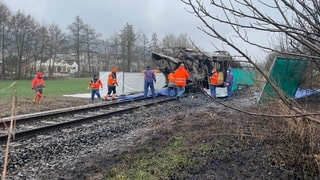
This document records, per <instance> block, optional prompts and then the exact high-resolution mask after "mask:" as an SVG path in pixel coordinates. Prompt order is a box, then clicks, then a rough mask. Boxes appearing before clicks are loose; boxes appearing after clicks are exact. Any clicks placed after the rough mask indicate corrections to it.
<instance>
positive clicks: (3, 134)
mask: <svg viewBox="0 0 320 180" xmlns="http://www.w3.org/2000/svg"><path fill="white" fill-rule="evenodd" d="M173 100H175V98H172V97H171V98H170V97H158V98H138V99H133V100H124V101H118V102H117V101H115V102H101V103H97V104H91V105H86V106H81V107H74V108H65V109H59V110H53V111H47V112H42V113H36V114H27V115H21V116H16V117H14V118H13V119H14V133H13V136H12V137H13V139H12V141H16V140H19V139H25V138H28V137H32V136H35V135H40V134H43V133H49V132H52V131H56V130H61V129H65V128H69V127H73V126H77V125H80V124H83V123H88V122H90V121H93V120H97V119H101V118H108V117H112V116H116V115H119V114H122V113H128V112H132V111H133V110H135V109H138V108H140V107H147V106H151V105H154V104H159V103H165V102H169V101H173ZM0 122H1V123H0V124H1V127H0V128H1V129H0V142H4V141H7V139H8V127H9V126H10V122H11V119H10V118H9V117H8V118H3V119H2V120H1V121H0Z"/></svg>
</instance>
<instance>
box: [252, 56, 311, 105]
mask: <svg viewBox="0 0 320 180" xmlns="http://www.w3.org/2000/svg"><path fill="white" fill-rule="evenodd" d="M306 68H307V61H306V60H302V59H289V58H281V57H277V58H276V59H275V60H274V62H273V64H272V66H271V67H270V69H271V70H270V74H269V78H270V80H271V81H272V82H273V83H274V84H275V85H276V86H277V87H278V88H279V89H280V90H282V91H283V93H284V95H285V96H286V97H289V98H293V97H294V96H295V93H296V91H297V89H298V87H299V84H300V81H301V79H302V77H303V74H304V72H305V69H306ZM276 98H279V97H278V95H277V94H276V92H275V91H274V90H273V88H272V87H271V85H270V84H269V83H265V85H264V87H263V90H262V91H261V94H260V96H259V99H258V101H259V102H260V103H263V102H266V101H268V100H271V99H276Z"/></svg>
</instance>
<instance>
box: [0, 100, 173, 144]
mask: <svg viewBox="0 0 320 180" xmlns="http://www.w3.org/2000/svg"><path fill="white" fill-rule="evenodd" d="M174 100H175V98H166V99H161V100H157V101H152V102H147V103H145V104H141V105H133V107H127V108H124V109H120V110H117V111H114V112H107V113H102V114H98V115H92V116H89V117H84V118H80V119H76V120H72V121H68V122H63V123H58V124H53V125H49V126H45V127H40V128H35V129H30V130H25V131H20V132H15V133H14V135H13V137H14V139H12V141H15V140H19V139H25V138H29V137H32V136H35V135H39V134H41V133H47V132H51V131H55V130H59V129H63V128H69V127H73V126H75V125H79V124H83V123H88V122H90V121H92V120H96V119H99V118H108V117H111V116H114V115H117V114H121V113H124V112H131V111H133V110H135V109H138V108H140V107H142V106H147V107H148V106H151V105H154V104H157V103H165V102H169V101H174ZM127 103H128V101H127ZM7 140H8V135H2V136H0V142H5V141H7Z"/></svg>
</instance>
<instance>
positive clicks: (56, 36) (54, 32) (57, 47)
mask: <svg viewBox="0 0 320 180" xmlns="http://www.w3.org/2000/svg"><path fill="white" fill-rule="evenodd" d="M48 33H49V42H48V45H49V58H50V60H49V67H48V71H49V77H51V76H52V75H53V71H54V68H55V67H54V64H55V62H56V56H57V54H58V53H59V52H61V49H62V46H63V44H64V41H65V35H64V34H63V33H62V31H61V29H60V28H59V26H58V25H55V24H51V25H50V26H49V29H48Z"/></svg>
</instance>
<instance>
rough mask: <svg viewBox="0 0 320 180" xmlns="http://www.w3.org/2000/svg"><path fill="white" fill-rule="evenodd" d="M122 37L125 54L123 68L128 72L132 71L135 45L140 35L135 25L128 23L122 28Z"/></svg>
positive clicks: (123, 53) (123, 52)
mask: <svg viewBox="0 0 320 180" xmlns="http://www.w3.org/2000/svg"><path fill="white" fill-rule="evenodd" d="M120 37H121V48H122V55H123V69H124V70H125V71H127V72H130V71H131V61H132V58H133V56H132V55H133V49H134V46H135V42H136V40H137V39H138V38H139V37H138V34H137V33H135V32H134V29H133V25H130V24H128V23H127V24H126V25H125V27H124V28H123V29H122V31H121V34H120Z"/></svg>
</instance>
